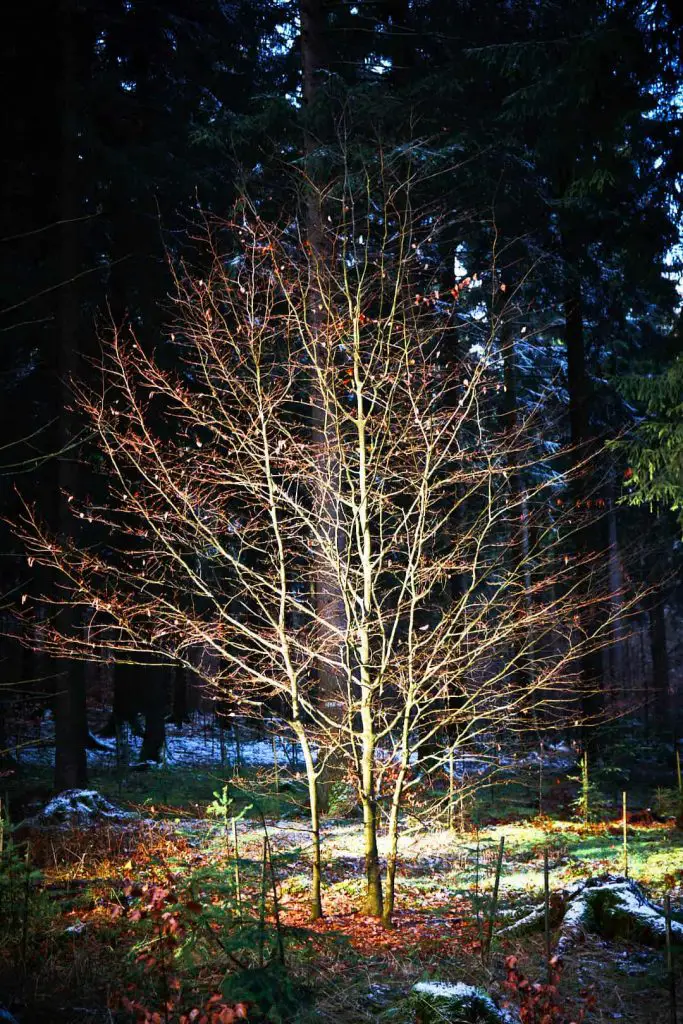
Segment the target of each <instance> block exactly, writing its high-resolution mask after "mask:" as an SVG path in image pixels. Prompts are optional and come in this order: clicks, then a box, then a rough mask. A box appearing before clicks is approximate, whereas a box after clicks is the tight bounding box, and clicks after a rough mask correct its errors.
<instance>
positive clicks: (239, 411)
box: [23, 181, 623, 922]
mask: <svg viewBox="0 0 683 1024" xmlns="http://www.w3.org/2000/svg"><path fill="white" fill-rule="evenodd" d="M361 208H362V211H363V212H361ZM323 209H324V211H325V214H326V217H325V220H324V224H325V239H324V245H322V246H321V247H320V249H319V251H318V252H314V251H312V248H311V247H310V245H307V244H306V243H301V241H300V237H299V235H298V233H297V228H296V225H294V226H289V227H288V228H286V229H284V230H277V229H274V228H272V227H269V226H268V225H265V224H263V223H261V222H260V220H259V218H258V216H257V214H256V212H255V211H254V210H253V209H251V208H249V207H248V206H247V205H246V204H245V205H244V207H243V208H242V211H241V215H240V218H239V222H238V223H237V224H233V225H209V226H208V228H207V242H208V243H209V248H210V260H209V262H210V270H209V272H208V273H207V274H206V276H205V277H203V278H200V277H198V276H195V275H194V274H193V273H191V272H189V271H188V270H187V269H185V268H183V269H182V271H179V272H178V274H177V277H176V284H177V293H176V296H175V302H176V314H177V315H176V326H175V329H174V333H173V335H172V336H171V337H170V339H169V340H168V341H167V342H166V344H165V345H164V346H163V347H161V348H160V349H159V350H158V352H157V353H155V354H150V352H149V351H147V350H146V349H145V348H144V347H143V346H142V345H141V344H140V343H139V342H138V340H137V339H136V337H135V335H134V333H133V332H132V330H131V329H122V330H116V331H114V332H113V334H112V336H111V337H110V338H109V339H107V340H106V341H105V342H104V361H103V367H102V378H101V387H100V389H99V390H98V391H97V392H92V391H86V390H84V389H81V390H80V391H78V399H79V403H80V405H81V407H82V409H83V410H84V412H85V414H86V415H87V417H88V418H89V420H90V423H91V425H92V429H93V432H94V436H95V437H96V439H97V443H98V447H99V453H100V454H99V458H100V462H101V466H102V468H103V470H104V478H105V480H106V482H107V488H106V495H105V496H104V497H102V498H101V499H97V500H95V499H92V500H86V501H83V500H82V499H79V498H78V497H77V496H74V497H73V500H72V498H71V496H69V503H70V505H71V507H72V508H73V510H74V514H75V515H76V516H78V517H79V519H81V520H82V521H84V522H85V523H86V524H88V525H86V526H85V527H84V532H83V533H81V535H80V540H79V543H78V544H76V543H75V542H68V541H64V540H61V539H58V538H55V537H53V536H50V535H48V533H47V532H46V531H45V529H44V528H43V526H42V525H41V522H40V519H39V517H38V515H37V514H36V512H35V511H33V510H27V514H26V520H25V524H24V527H23V536H24V540H25V543H26V544H27V547H28V549H29V552H30V557H31V558H32V559H36V560H37V561H39V562H42V563H44V564H47V565H49V566H51V567H53V568H56V569H58V570H59V571H60V572H61V574H62V578H63V579H64V581H65V590H64V594H63V596H62V598H61V599H60V600H61V601H63V602H66V603H68V604H71V605H77V606H80V607H81V609H82V610H83V611H84V613H85V616H84V618H83V620H82V621H83V622H84V625H83V627H82V629H81V630H80V632H79V631H75V632H72V633H70V634H68V635H67V634H66V633H65V632H63V631H61V632H60V630H59V621H60V619H59V618H58V617H56V618H55V620H54V622H53V623H52V624H50V625H49V626H48V627H47V629H46V632H45V633H44V636H43V641H42V642H43V644H44V645H45V646H46V647H47V648H48V649H51V650H53V651H54V652H55V653H61V654H65V653H68V654H70V655H71V656H76V657H83V658H97V657H108V658H110V657H113V658H124V657H130V656H133V655H134V656H136V657H141V656H142V657H143V658H144V657H149V658H150V659H152V658H158V657H159V656H162V657H166V658H169V659H173V660H174V661H175V662H176V663H178V662H180V663H183V662H184V663H186V664H190V663H191V664H192V667H193V668H194V669H195V670H197V665H198V664H199V666H200V667H199V671H200V672H201V673H202V674H203V676H204V679H205V681H206V682H207V684H208V685H210V686H211V687H213V688H214V690H215V692H216V693H217V695H221V696H226V695H229V697H230V698H231V699H232V700H234V701H235V702H236V703H237V704H238V705H239V706H240V707H242V708H243V709H245V708H248V709H251V710H252V711H253V713H254V714H258V712H259V708H260V707H261V706H262V704H263V702H265V701H269V700H272V699H277V700H278V703H279V705H280V707H283V708H285V711H286V715H287V718H288V720H289V724H290V726H291V728H292V730H293V731H294V733H295V734H296V736H297V737H298V740H299V742H300V744H301V749H302V751H303V758H304V762H305V765H306V773H307V780H308V791H309V799H310V813H311V829H312V836H313V851H314V852H313V895H312V910H313V914H314V916H318V915H319V914H320V913H321V912H322V904H321V895H320V888H321V876H320V863H321V859H320V821H319V819H320V810H319V802H318V791H317V785H316V784H317V782H318V780H319V777H320V773H321V771H322V770H323V767H324V765H325V762H326V759H327V757H329V756H330V755H332V754H333V755H334V759H335V763H337V764H339V763H342V764H343V765H344V766H345V768H346V770H347V772H348V773H349V776H350V777H351V778H352V779H353V781H354V784H355V786H356V789H357V792H358V797H359V801H360V804H361V805H362V809H363V821H364V842H365V856H366V873H367V910H368V912H369V913H371V914H375V915H381V916H383V917H384V919H385V920H386V921H387V922H389V921H390V920H391V915H392V912H393V903H394V880H395V872H396V852H397V840H398V830H399V814H400V809H401V804H402V798H403V795H404V791H405V787H406V786H407V785H411V784H412V782H413V781H414V779H413V778H412V777H411V775H410V769H411V766H412V765H414V764H415V761H416V759H418V758H419V756H420V750H422V749H424V747H425V744H429V743H430V741H431V742H433V741H435V740H437V739H439V740H441V739H442V738H443V737H444V736H446V735H447V737H448V743H449V744H450V745H453V744H456V743H457V744H458V746H460V747H463V746H467V745H471V744H473V743H474V742H484V741H485V740H486V741H489V742H490V741H492V740H495V739H496V737H497V736H499V734H500V733H501V732H502V731H506V732H507V733H508V734H509V733H512V732H515V731H521V730H524V729H529V728H531V727H538V726H539V724H542V725H543V726H545V727H556V726H558V725H560V724H563V723H566V722H567V721H568V720H570V719H571V718H572V717H574V716H575V715H576V714H577V707H579V704H578V703H577V696H578V695H577V669H576V666H577V659H578V658H579V657H580V656H581V655H582V653H584V652H585V651H586V650H594V649H596V648H597V647H600V646H602V645H604V644H605V643H607V642H608V640H609V636H610V618H609V610H607V611H606V612H605V614H604V615H602V616H594V617H592V619H591V621H594V622H595V623H596V627H595V632H594V633H593V634H592V635H590V636H587V635H586V634H585V633H583V632H582V631H581V626H580V623H581V622H582V621H583V620H582V617H581V612H582V608H583V607H584V605H585V602H586V601H591V602H597V601H599V600H600V597H601V592H602V591H601V583H600V569H601V566H602V564H603V561H602V559H601V557H600V553H599V552H594V553H586V554H584V555H582V558H583V561H584V563H585V564H584V566H583V572H584V574H588V575H591V576H592V580H593V583H592V586H591V587H590V588H586V587H582V588H581V589H580V590H579V589H578V588H577V584H576V580H577V578H578V577H580V575H581V567H577V565H576V561H574V562H573V563H572V556H571V554H570V552H571V545H569V544H568V543H567V538H568V535H569V534H570V533H571V531H572V530H574V529H576V528H577V521H578V520H577V514H576V510H574V509H572V508H571V507H570V503H569V502H567V500H566V493H567V489H568V485H569V482H570V481H569V479H568V476H569V472H570V471H569V470H568V469H567V467H568V466H569V465H570V464H571V462H572V461H573V462H574V464H575V463H576V460H575V459H574V460H569V459H567V458H566V457H565V454H566V453H563V452H561V451H558V450H556V449H555V448H551V449H550V453H549V448H548V446H546V445H544V444H543V443H542V441H541V440H540V432H541V431H543V430H545V431H548V430H550V429H551V424H550V423H549V422H548V419H547V416H546V413H545V410H544V405H543V401H542V400H539V402H538V403H537V405H536V407H535V408H534V409H533V410H531V411H530V412H526V413H524V412H520V413H519V414H518V415H517V416H516V417H515V419H514V423H513V422H512V421H511V419H510V417H506V418H504V419H503V421H501V416H500V407H501V399H502V394H503V388H504V383H503V380H502V378H501V369H500V362H501V360H500V355H501V353H500V350H499V331H498V323H497V320H496V317H495V316H493V317H491V316H490V315H484V316H474V317H471V318H468V317H466V316H465V317H463V316H461V315H460V314H459V312H458V311H459V310H460V309H461V308H463V304H464V306H466V305H467V298H466V296H467V294H468V285H470V284H472V282H470V281H469V279H467V280H464V281H461V282H460V283H457V282H453V281H451V282H450V285H449V287H448V289H447V291H446V293H443V292H442V291H440V290H439V289H438V288H437V287H436V286H430V287H429V288H428V289H425V287H424V280H425V266H426V264H425V258H426V256H425V254H426V252H427V250H428V248H429V246H430V244H431V238H430V232H432V231H434V230H435V222H434V220H433V218H430V217H426V216H422V217H417V216H415V215H413V214H411V212H410V182H409V181H408V182H407V183H405V184H401V185H397V186H395V187H394V186H387V187H386V188H385V191H384V198H383V200H382V201H381V202H375V200H374V198H373V196H371V195H368V197H366V202H365V203H364V204H363V203H361V202H358V201H351V199H350V198H349V197H348V196H346V194H342V196H341V197H340V198H339V201H338V202H337V203H336V204H335V203H334V202H333V200H332V199H329V198H328V200H327V201H326V203H325V204H324V205H323ZM328 210H329V213H328ZM339 211H341V212H339ZM321 253H324V257H323V256H322V255H321ZM482 293H483V289H482V290H481V291H480V292H478V294H479V295H481V294H482ZM471 294H472V295H474V292H472V293H471ZM475 301H476V303H477V304H478V305H482V302H481V299H479V298H477V299H476V300H475ZM483 306H484V308H486V303H485V302H484V303H483ZM312 307H314V308H312ZM471 331H476V332H477V339H478V345H477V346H476V350H474V351H472V342H473V337H472V334H471ZM171 356H172V357H173V358H171ZM169 366H171V368H169ZM510 467H514V469H513V470H511V468H510ZM576 472H580V468H579V469H578V470H577V469H576V466H575V468H574V469H573V470H571V473H572V474H574V473H576ZM563 496H565V497H563ZM89 524H92V525H89ZM102 528H104V529H106V531H107V535H108V537H109V538H110V539H109V541H108V547H107V549H105V548H104V547H103V546H102V544H101V536H102V532H101V531H102ZM88 529H90V530H91V531H92V537H91V539H90V540H89V537H88V533H87V530H88ZM522 537H523V543H522V541H521V538H522ZM321 591H322V592H323V593H325V592H326V593H329V594H332V595H334V599H335V600H337V601H339V602H341V613H339V614H338V613H335V614H334V615H330V614H327V613H326V610H325V609H324V608H323V607H321V602H320V597H319V595H320V593H321ZM621 613H622V615H623V607H622V612H621ZM74 618H76V619H78V618H79V617H78V616H75V617H74ZM79 621H81V620H80V619H79ZM197 651H204V652H207V653H208V654H209V655H210V657H206V658H203V659H200V660H199V662H198V660H197V658H196V652H197ZM323 679H324V682H322V681H321V680H323ZM331 687H333V689H332V690H331ZM335 691H336V692H335ZM382 802H384V803H386V804H387V806H388V823H389V857H388V871H387V884H386V892H383V886H382V878H381V871H380V861H379V857H378V847H377V834H378V824H379V813H380V804H381V803H382Z"/></svg>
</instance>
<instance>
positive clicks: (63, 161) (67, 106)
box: [54, 0, 88, 791]
mask: <svg viewBox="0 0 683 1024" xmlns="http://www.w3.org/2000/svg"><path fill="white" fill-rule="evenodd" d="M77 21H78V15H77V11H76V6H75V4H74V2H73V0H61V3H60V6H59V39H58V41H57V45H58V46H59V52H60V56H61V73H60V78H59V85H58V88H59V104H60V111H59V116H60V123H61V139H60V143H61V153H60V165H59V186H58V191H59V195H58V202H59V219H60V221H61V226H60V234H61V237H60V260H59V265H58V270H59V274H60V277H61V280H62V281H63V282H64V283H63V284H62V286H61V288H60V289H59V309H58V325H57V329H58V341H57V352H56V357H57V359H56V362H57V365H56V370H57V382H56V383H57V387H58V395H59V402H60V407H59V409H58V416H59V431H58V437H59V455H58V464H57V487H58V494H57V502H58V508H59V529H60V533H61V534H62V535H63V536H65V537H68V536H69V535H70V534H72V533H73V528H74V520H73V517H72V516H71V514H70V510H69V504H68V502H69V495H70V494H73V493H74V491H75V487H74V483H75V478H76V461H75V460H76V453H75V451H74V450H73V444H74V436H75V430H74V423H73V416H72V414H71V413H70V411H69V409H70V406H71V402H72V398H71V392H70V380H71V378H72V376H73V375H74V374H75V372H76V370H77V353H78V338H79V328H80V323H79V321H80V316H79V298H78V291H77V288H76V285H75V283H74V279H75V278H76V276H77V274H78V271H79V269H80V260H79V241H78V234H77V232H78V226H77V224H76V223H75V221H76V219H77V218H78V216H79V214H80V213H81V212H82V211H81V205H80V201H79V188H78V182H79V178H80V174H79V170H80V168H79V159H78V157H79V153H78V146H79V132H78V118H77V109H78V108H77V104H78V73H77V64H78V42H79V40H80V37H79V32H78V29H79V26H78V24H77ZM60 618H61V623H60V625H61V628H62V629H63V630H64V631H65V632H74V631H77V630H79V629H82V628H83V627H82V624H81V623H80V622H79V621H78V616H77V614H76V612H75V611H74V610H73V609H71V608H68V607H67V608H64V609H62V610H61V612H60ZM60 668H61V671H60V673H59V674H58V676H57V681H56V694H55V702H54V714H55V743H56V750H55V788H56V789H57V790H58V791H59V790H63V789H72V788H76V787H79V786H84V785H85V784H86V782H87V760H86V753H85V751H86V743H87V739H88V726H87V714H86V690H85V676H84V672H83V664H82V663H80V662H65V663H62V664H61V666H60Z"/></svg>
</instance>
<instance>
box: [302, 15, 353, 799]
mask: <svg viewBox="0 0 683 1024" xmlns="http://www.w3.org/2000/svg"><path fill="white" fill-rule="evenodd" d="M300 15H301V71H302V96H303V101H304V111H305V123H304V152H305V155H306V159H307V165H308V179H309V180H308V183H307V192H306V199H305V209H304V221H305V228H306V240H307V242H308V246H309V258H310V260H311V266H312V268H313V274H315V268H316V265H317V263H318V261H319V260H321V259H322V258H323V256H324V251H323V250H324V233H323V213H322V208H321V194H320V191H319V190H318V188H317V185H318V184H319V182H318V181H317V179H318V178H319V173H317V172H316V167H315V157H314V154H315V151H316V149H317V148H318V147H319V145H320V141H321V140H320V139H319V138H318V137H317V135H316V130H315V129H314V127H313V120H314V116H313V115H314V112H315V110H316V105H317V103H318V100H319V88H320V75H321V72H323V71H324V70H325V68H326V67H327V46H326V18H325V12H324V7H323V3H322V0H301V4H300ZM322 306H323V303H322V302H321V301H320V298H319V296H318V293H317V289H316V284H315V277H313V281H312V287H311V290H310V293H309V296H308V309H307V316H308V322H309V327H310V329H311V332H312V334H313V338H314V343H316V337H317V334H318V332H319V331H320V330H321V329H322V317H323V316H324V314H322V313H321V312H320V309H321V308H322ZM320 358H321V359H322V360H323V361H324V360H326V359H328V358H330V353H329V351H328V349H327V347H326V346H325V345H323V344H321V345H320ZM310 404H311V422H312V440H313V444H314V446H315V447H316V449H317V450H318V452H319V465H320V474H321V479H322V480H325V479H329V480H330V481H331V486H330V488H329V489H326V488H324V487H322V488H321V490H322V491H323V492H324V495H323V496H322V497H321V499H320V500H321V501H322V502H324V504H325V505H326V506H327V514H328V520H329V523H328V528H329V531H330V542H331V543H333V544H336V543H337V538H335V537H333V536H332V532H333V531H334V521H335V516H336V514H337V510H336V509H335V508H334V507H332V502H331V500H330V497H329V495H330V494H331V493H332V494H333V493H334V489H335V484H334V478H335V476H336V475H338V473H339V467H338V466H337V465H336V460H334V458H333V457H332V452H333V450H334V444H335V436H334V426H332V427H330V422H329V417H328V410H327V408H326V397H325V395H324V394H323V393H322V392H321V391H320V390H319V389H318V388H317V386H316V385H315V384H314V382H313V380H312V381H311V394H310ZM314 600H315V606H316V612H317V614H318V616H319V617H320V619H321V620H322V621H323V622H326V623H329V624H330V626H331V627H332V630H336V629H339V628H343V625H344V606H343V602H342V599H341V595H340V593H339V591H338V588H337V586H336V584H335V581H334V579H333V574H332V572H331V571H330V569H329V567H327V566H326V565H324V564H323V563H321V565H320V571H319V572H318V574H317V578H316V580H315V593H314ZM317 677H318V682H319V691H320V695H321V698H322V699H323V700H324V701H325V702H326V703H327V705H328V707H329V708H330V709H331V710H333V709H334V708H335V706H336V707H338V708H339V709H340V713H341V709H342V707H343V691H342V687H341V683H342V681H341V680H340V678H339V675H338V673H337V672H335V670H334V668H333V667H332V666H330V665H329V664H326V663H324V662H322V661H321V662H320V663H319V664H318V666H317ZM336 760H337V759H336V758H335V752H334V751H332V752H331V756H330V757H329V758H328V760H327V765H326V767H325V769H324V771H323V772H322V773H321V775H320V777H319V779H318V800H317V806H318V808H319V810H320V812H321V813H323V814H325V813H327V811H328V810H329V803H330V787H331V785H332V782H333V780H334V777H335V775H336V774H337V773H336Z"/></svg>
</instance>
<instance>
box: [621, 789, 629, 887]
mask: <svg viewBox="0 0 683 1024" xmlns="http://www.w3.org/2000/svg"><path fill="white" fill-rule="evenodd" d="M621 830H622V835H623V837H624V878H628V834H627V831H626V790H624V791H623V793H622V794H621Z"/></svg>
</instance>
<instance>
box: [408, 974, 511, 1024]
mask: <svg viewBox="0 0 683 1024" xmlns="http://www.w3.org/2000/svg"><path fill="white" fill-rule="evenodd" d="M413 992H415V993H417V995H421V996H427V997H428V998H431V999H435V1000H437V1001H438V1000H443V1001H445V1002H450V1001H456V1000H457V1001H459V1002H461V1003H462V1004H463V1009H470V1008H471V1009H473V1010H479V1009H481V1010H483V1011H485V1012H486V1013H488V1014H491V1015H492V1016H493V1017H495V1018H496V1019H497V1020H499V1021H500V1022H501V1024H515V1020H516V1018H515V1017H513V1016H512V1014H510V1013H509V1012H508V1011H507V1010H501V1009H499V1007H497V1006H496V1004H495V1003H494V1001H493V999H492V998H491V996H490V995H489V994H488V992H485V991H484V990H483V989H481V988H476V987H475V986H474V985H466V984H465V983H464V982H462V981H456V982H449V981H419V982H418V983H417V984H416V985H413Z"/></svg>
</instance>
